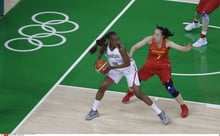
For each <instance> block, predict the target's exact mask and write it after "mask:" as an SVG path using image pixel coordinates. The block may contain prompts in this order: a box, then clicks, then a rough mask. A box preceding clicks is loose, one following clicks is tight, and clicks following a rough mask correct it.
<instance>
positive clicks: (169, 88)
mask: <svg viewBox="0 0 220 136" xmlns="http://www.w3.org/2000/svg"><path fill="white" fill-rule="evenodd" d="M164 86H165V87H166V89H167V91H168V92H169V93H170V94H171V95H172V96H173V97H177V96H178V95H179V92H178V91H177V90H176V89H175V88H174V86H173V81H172V80H170V81H168V82H166V83H164Z"/></svg>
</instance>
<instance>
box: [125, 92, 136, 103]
mask: <svg viewBox="0 0 220 136" xmlns="http://www.w3.org/2000/svg"><path fill="white" fill-rule="evenodd" d="M132 96H134V92H131V91H128V92H127V94H126V95H125V96H124V97H123V99H122V103H127V102H129V100H130V98H131V97H132Z"/></svg>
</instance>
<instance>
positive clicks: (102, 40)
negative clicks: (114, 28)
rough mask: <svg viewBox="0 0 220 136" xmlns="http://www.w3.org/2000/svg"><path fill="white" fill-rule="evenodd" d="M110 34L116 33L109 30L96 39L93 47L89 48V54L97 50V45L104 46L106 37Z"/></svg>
mask: <svg viewBox="0 0 220 136" xmlns="http://www.w3.org/2000/svg"><path fill="white" fill-rule="evenodd" d="M111 35H117V33H116V32H109V33H107V34H105V35H104V36H103V37H102V38H100V39H98V40H96V45H95V46H93V47H92V48H91V49H90V50H89V52H90V53H91V54H94V53H95V52H96V51H97V47H98V46H106V45H107V39H109V37H110V36H111Z"/></svg>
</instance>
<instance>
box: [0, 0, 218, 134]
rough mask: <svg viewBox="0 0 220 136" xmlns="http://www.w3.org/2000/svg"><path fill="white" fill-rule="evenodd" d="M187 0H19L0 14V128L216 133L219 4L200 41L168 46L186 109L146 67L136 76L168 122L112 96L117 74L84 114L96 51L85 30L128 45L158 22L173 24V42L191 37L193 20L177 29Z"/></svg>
mask: <svg viewBox="0 0 220 136" xmlns="http://www.w3.org/2000/svg"><path fill="white" fill-rule="evenodd" d="M196 2H197V1H181V2H179V1H178V2H177V1H167V0H157V1H154V0H149V1H146V0H136V1H135V0H117V1H116V0H114V1H109V0H94V1H88V0H80V1H79V0H66V1H65V3H64V2H63V1H54V0H46V1H45V0H39V1H34V0H20V1H19V2H18V3H17V4H16V5H15V6H14V7H13V8H12V9H11V10H10V11H9V12H8V13H7V14H6V15H5V16H4V17H3V18H2V19H1V20H0V29H1V32H0V37H1V39H3V40H1V41H0V43H1V46H0V50H1V52H0V66H1V69H0V77H1V78H0V90H1V96H0V99H1V104H0V110H1V112H0V132H1V133H12V134H39V133H41V134H44V133H46V134H47V133H49V134H51V133H53V134H54V133H58V134H61V133H63V134H70V133H74V134H79V133H80V134H97V133H101V134H102V133H105V134H128V133H129V134H146V133H154V134H155V133H167V134H169V133H171V134H172V133H180V134H183V133H188V134H189V133H190V134H192V133H204V134H208V133H209V134H216V133H219V132H220V127H219V126H220V118H219V115H220V99H219V96H220V92H219V90H220V84H219V80H220V63H219V58H220V56H219V51H220V47H219V40H218V35H219V34H220V22H219V19H218V17H219V16H218V15H219V14H220V10H219V9H217V10H216V11H215V12H213V14H211V15H210V20H211V23H210V26H209V27H210V28H209V30H208V41H209V44H208V46H205V47H202V48H197V49H193V50H192V51H190V52H188V53H183V52H178V51H175V50H171V51H170V54H169V56H170V58H171V62H172V72H173V73H172V75H173V80H174V83H175V86H176V88H177V89H178V90H179V91H180V92H181V94H182V96H183V97H184V99H185V100H186V103H187V104H188V105H189V108H190V113H189V116H188V118H185V119H183V118H181V117H180V108H179V106H178V104H177V103H176V102H175V101H174V100H173V99H172V98H171V96H170V95H169V94H168V93H167V92H166V90H165V88H164V87H163V86H162V85H161V84H160V81H159V79H158V78H157V77H153V78H151V79H150V80H149V81H147V82H142V83H141V88H142V90H143V92H144V93H145V94H146V95H149V96H151V98H152V99H153V100H154V101H155V102H156V103H157V104H158V106H159V107H161V109H163V110H165V112H166V113H167V115H168V117H169V119H170V123H169V124H168V125H163V124H162V123H161V122H160V120H159V118H158V117H157V115H156V114H155V113H154V111H153V110H152V109H151V108H149V107H148V106H146V105H145V104H144V103H143V102H141V101H139V100H138V99H137V98H135V97H133V98H132V100H131V102H130V103H128V104H122V103H121V99H122V97H123V96H124V95H125V93H126V92H127V84H126V81H125V79H123V80H121V81H120V83H119V84H117V85H113V86H112V87H110V88H109V89H108V91H107V92H106V95H105V97H104V99H103V101H102V102H101V104H100V108H99V112H100V117H99V118H96V119H94V120H92V121H85V116H86V114H87V113H88V112H89V110H90V109H91V106H92V104H93V100H94V97H95V94H96V91H97V88H98V86H99V84H100V83H101V81H102V80H103V78H104V76H103V75H101V74H97V73H96V72H95V70H94V67H93V64H94V61H95V59H96V57H97V56H96V55H90V54H88V51H89V49H90V48H91V47H92V46H93V45H94V43H95V40H96V39H97V38H100V37H101V36H103V35H104V34H105V33H107V32H109V31H116V32H117V33H118V34H119V35H120V38H121V42H122V43H123V44H124V45H126V47H127V50H130V48H131V46H132V45H133V44H135V43H136V42H138V41H139V40H141V39H143V38H144V37H145V36H147V35H151V34H152V33H153V31H154V28H155V26H156V24H159V25H162V26H166V27H168V28H169V29H170V30H171V31H173V32H174V33H175V36H174V37H171V38H170V39H171V40H173V41H175V42H177V43H179V44H182V45H183V44H186V43H188V42H194V41H195V40H197V39H198V37H199V35H200V31H201V29H198V30H195V31H193V32H185V31H184V26H185V25H186V24H187V23H190V22H191V21H192V18H193V15H194V10H195V7H196ZM116 3H117V4H116ZM30 5H34V7H32V6H30ZM106 5H108V6H106ZM155 5H157V6H155ZM162 5H163V6H162ZM156 7H158V9H156ZM155 10H158V12H153V11H155ZM21 14H22V16H21ZM147 50H148V47H147V46H146V48H145V50H144V48H143V50H138V51H137V52H136V53H135V54H134V59H135V61H136V63H137V67H138V68H140V67H141V66H142V64H143V63H144V62H145V60H146V56H147Z"/></svg>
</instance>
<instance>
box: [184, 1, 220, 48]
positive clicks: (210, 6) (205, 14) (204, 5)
mask: <svg viewBox="0 0 220 136" xmlns="http://www.w3.org/2000/svg"><path fill="white" fill-rule="evenodd" d="M219 5H220V0H200V1H199V4H198V6H197V8H196V13H195V16H194V21H193V22H192V23H191V24H188V25H187V26H186V27H185V30H186V31H191V30H192V29H195V28H199V27H200V23H199V18H200V17H201V16H202V32H201V35H200V38H199V39H198V40H197V41H196V42H195V43H193V47H201V46H204V45H207V44H208V41H207V39H206V34H207V30H208V24H209V14H211V13H212V12H213V11H214V10H215V9H217V8H218V7H219Z"/></svg>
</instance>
